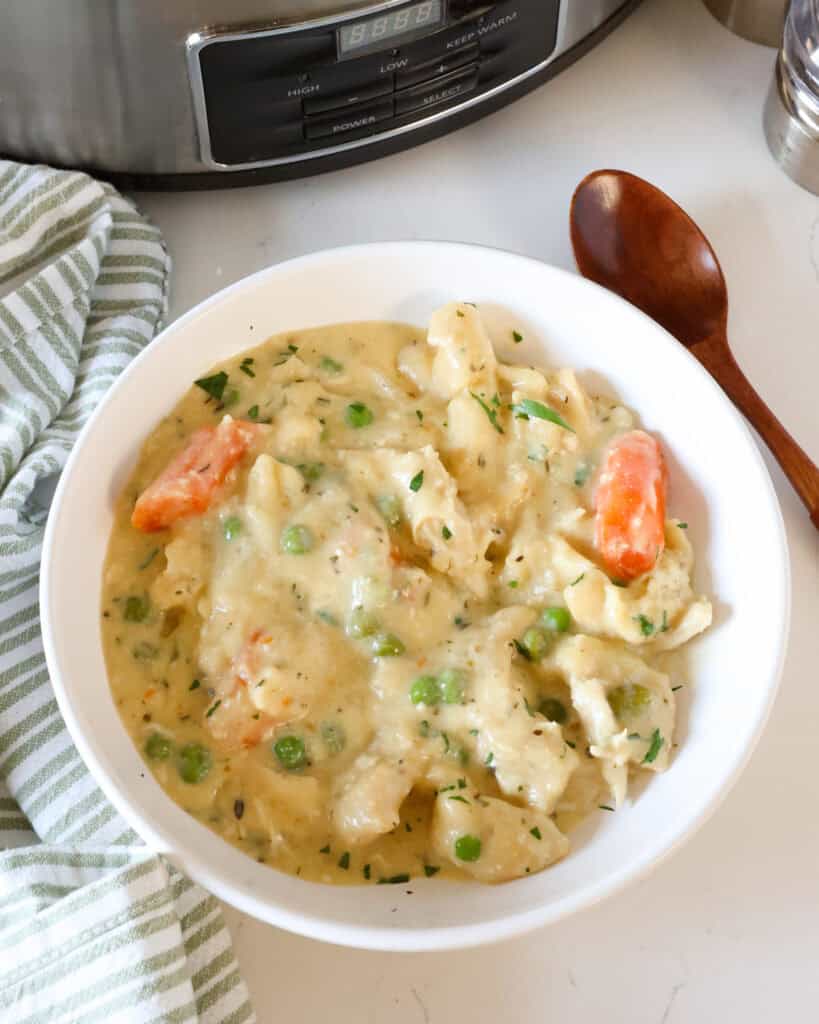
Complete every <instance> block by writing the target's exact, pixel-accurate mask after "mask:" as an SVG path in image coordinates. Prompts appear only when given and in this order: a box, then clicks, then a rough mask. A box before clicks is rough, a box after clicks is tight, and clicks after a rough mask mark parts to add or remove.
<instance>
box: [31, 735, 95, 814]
mask: <svg viewBox="0 0 819 1024" xmlns="http://www.w3.org/2000/svg"><path fill="white" fill-rule="evenodd" d="M68 752H69V753H71V752H73V748H71V747H69V748H68ZM61 757H62V755H61ZM77 760H78V761H79V757H78V758H77ZM87 775H88V769H87V768H86V767H85V762H84V761H79V763H78V764H75V765H74V767H73V768H72V769H71V771H69V772H66V773H65V775H61V776H60V778H59V779H58V780H57V781H56V782H55V783H54V784H53V785H52V786H49V787H48V789H47V790H46V791H45V792H44V793H41V794H40V796H38V797H37V799H36V800H34V801H32V802H31V803H30V804H28V805H27V806H26V814H27V815H28V816H29V818H30V819H31V820H32V821H33V822H35V824H36V822H37V818H38V817H39V815H40V812H41V811H44V810H45V809H46V808H47V807H48V805H49V804H51V803H54V801H55V800H56V799H57V797H59V796H62V795H63V793H66V792H67V791H68V790H69V789H71V787H72V786H74V785H76V783H78V782H81V781H82V780H83V779H85V778H86V776H87ZM69 813H70V811H69Z"/></svg>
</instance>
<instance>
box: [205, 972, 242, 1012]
mask: <svg viewBox="0 0 819 1024" xmlns="http://www.w3.org/2000/svg"><path fill="white" fill-rule="evenodd" d="M241 981H242V976H241V974H239V968H238V967H234V969H233V970H232V971H231V972H230V974H228V975H227V976H226V977H224V978H222V980H221V981H220V982H219V983H218V984H217V985H214V986H213V988H212V989H209V990H208V991H207V992H206V993H205V994H204V995H203V996H200V995H199V993H197V994H196V1009H197V1010H198V1011H199V1014H200V1016H201V1014H203V1013H205V1011H206V1010H209V1009H210V1008H211V1006H213V1005H214V1003H218V1002H219V1000H220V999H224V997H225V996H226V995H227V994H228V992H231V991H232V990H233V989H234V988H236V986H237V985H239V984H240V983H241Z"/></svg>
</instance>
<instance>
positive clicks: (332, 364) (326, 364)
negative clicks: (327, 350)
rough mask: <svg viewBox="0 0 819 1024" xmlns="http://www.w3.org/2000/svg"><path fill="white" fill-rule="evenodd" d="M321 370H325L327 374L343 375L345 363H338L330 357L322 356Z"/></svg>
mask: <svg viewBox="0 0 819 1024" xmlns="http://www.w3.org/2000/svg"><path fill="white" fill-rule="evenodd" d="M319 369H320V370H324V372H325V373H333V374H335V373H341V371H342V370H343V369H344V364H343V363H338V362H336V360H335V359H331V358H330V356H322V357H321V361H320V362H319Z"/></svg>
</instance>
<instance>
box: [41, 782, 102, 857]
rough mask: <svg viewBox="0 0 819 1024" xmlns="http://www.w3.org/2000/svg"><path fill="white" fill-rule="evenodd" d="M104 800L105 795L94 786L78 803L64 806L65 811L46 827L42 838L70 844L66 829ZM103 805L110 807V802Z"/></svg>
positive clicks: (47, 840)
mask: <svg viewBox="0 0 819 1024" xmlns="http://www.w3.org/2000/svg"><path fill="white" fill-rule="evenodd" d="M104 801H105V797H104V796H103V795H102V793H101V792H100V790H98V789H97V788H96V787H95V788H94V789H92V790H91V792H90V793H86V795H85V796H84V797H83V798H82V800H80V801H79V802H78V803H76V804H73V803H72V804H71V805H70V806H68V807H66V809H65V813H64V814H61V815H60V817H59V818H57V819H56V820H55V821H54V822H53V823H52V824H51V825H50V826H49V828H48V829H46V831H45V833H44V835H43V839H44V840H45V841H46V842H47V843H53V842H56V841H57V840H60V841H62V842H63V843H65V845H66V846H69V845H71V843H70V842H69V839H68V835H69V833H68V829H69V828H70V826H71V825H72V824H75V823H76V822H77V821H79V820H80V819H81V818H83V817H85V816H86V815H87V814H88V812H89V811H93V810H96V809H97V808H98V807H99V806H100V804H102V803H103V802H104ZM105 806H106V808H108V807H110V804H106V805H105ZM75 845H76V844H75Z"/></svg>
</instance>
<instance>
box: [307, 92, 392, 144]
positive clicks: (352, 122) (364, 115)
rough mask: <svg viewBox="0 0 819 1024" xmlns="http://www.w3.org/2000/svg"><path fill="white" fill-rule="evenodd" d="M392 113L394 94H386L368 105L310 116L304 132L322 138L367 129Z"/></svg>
mask: <svg viewBox="0 0 819 1024" xmlns="http://www.w3.org/2000/svg"><path fill="white" fill-rule="evenodd" d="M392 114H393V103H392V96H385V97H384V99H381V100H377V101H376V102H375V103H369V104H367V106H363V107H354V108H351V109H350V110H346V109H345V110H336V111H333V113H332V115H324V116H322V117H308V118H307V119H306V120H305V122H304V134H305V136H306V137H307V138H308V139H322V138H325V137H326V136H328V135H345V134H346V133H347V132H358V131H367V130H368V129H369V128H370V127H371V126H372V125H374V124H378V122H379V121H384V120H386V119H387V118H388V117H392Z"/></svg>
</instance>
